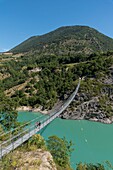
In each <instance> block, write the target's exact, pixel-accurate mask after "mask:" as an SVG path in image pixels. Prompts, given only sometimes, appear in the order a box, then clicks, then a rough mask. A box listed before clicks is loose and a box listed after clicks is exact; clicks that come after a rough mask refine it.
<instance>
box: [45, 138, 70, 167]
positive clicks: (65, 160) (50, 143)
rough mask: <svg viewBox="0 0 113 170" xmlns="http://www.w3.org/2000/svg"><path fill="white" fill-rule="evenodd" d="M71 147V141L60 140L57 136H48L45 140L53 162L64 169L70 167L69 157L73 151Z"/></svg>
mask: <svg viewBox="0 0 113 170" xmlns="http://www.w3.org/2000/svg"><path fill="white" fill-rule="evenodd" d="M72 146H73V144H72V142H71V141H70V142H68V141H67V140H66V139H65V138H63V139H61V138H59V137H57V136H50V137H49V138H48V140H47V148H48V149H49V151H50V153H51V154H52V156H53V158H54V160H55V162H56V163H57V164H58V165H59V166H61V167H64V168H65V167H66V166H67V165H70V155H71V153H72V151H73V149H72Z"/></svg>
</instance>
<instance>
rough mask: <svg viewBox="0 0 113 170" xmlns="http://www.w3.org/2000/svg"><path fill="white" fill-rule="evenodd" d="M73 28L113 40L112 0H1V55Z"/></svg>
mask: <svg viewBox="0 0 113 170" xmlns="http://www.w3.org/2000/svg"><path fill="white" fill-rule="evenodd" d="M72 25H86V26H90V27H92V28H95V29H97V30H98V31H99V32H101V33H103V34H105V35H107V36H109V37H111V38H113V0H0V51H1V52H3V51H7V50H9V49H11V48H13V47H15V46H16V45H18V44H20V43H21V42H23V41H24V40H26V39H27V38H29V37H31V36H35V35H42V34H45V33H48V32H50V31H52V30H55V29H57V28H59V27H61V26H72Z"/></svg>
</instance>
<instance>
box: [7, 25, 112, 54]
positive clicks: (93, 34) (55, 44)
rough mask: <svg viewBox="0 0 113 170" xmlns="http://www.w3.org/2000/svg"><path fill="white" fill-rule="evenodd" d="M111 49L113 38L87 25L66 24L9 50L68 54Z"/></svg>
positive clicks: (14, 51)
mask: <svg viewBox="0 0 113 170" xmlns="http://www.w3.org/2000/svg"><path fill="white" fill-rule="evenodd" d="M109 50H113V39H112V38H109V37H107V36H105V35H104V34H102V33H100V32H98V31H97V30H95V29H93V28H90V27H88V26H66V27H61V28H58V29H56V30H55V31H52V32H49V33H47V34H44V35H41V36H33V37H31V38H29V39H27V40H26V41H24V42H22V43H21V44H19V45H18V46H16V47H14V48H13V49H11V50H10V52H13V53H24V52H32V53H34V52H35V53H39V54H40V53H43V54H44V53H46V54H55V55H69V54H72V55H73V54H76V53H85V54H91V53H93V52H97V51H100V52H105V51H109Z"/></svg>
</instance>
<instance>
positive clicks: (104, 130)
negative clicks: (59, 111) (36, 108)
mask: <svg viewBox="0 0 113 170" xmlns="http://www.w3.org/2000/svg"><path fill="white" fill-rule="evenodd" d="M39 115H41V114H40V113H34V112H19V116H18V120H19V121H29V120H31V119H34V118H36V117H37V116H39ZM40 133H41V135H42V136H43V137H44V138H45V139H47V138H48V137H49V136H52V135H57V136H59V137H64V136H65V137H66V139H67V140H72V141H73V143H74V144H75V145H74V149H75V150H74V152H73V153H72V156H71V165H72V167H73V168H75V166H76V164H77V163H79V162H86V163H103V162H105V161H106V160H109V161H110V162H111V163H112V164H113V124H109V125H108V124H102V123H98V122H91V121H86V120H64V119H60V118H57V119H55V120H54V121H53V122H51V123H50V124H49V125H48V126H47V127H45V128H44V129H43V130H42V132H40Z"/></svg>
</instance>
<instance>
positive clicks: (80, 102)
mask: <svg viewBox="0 0 113 170" xmlns="http://www.w3.org/2000/svg"><path fill="white" fill-rule="evenodd" d="M109 92H110V93H109ZM103 93H104V95H105V94H107V95H108V93H109V94H110V95H109V99H110V100H111V105H113V95H112V90H110V89H109V88H108V87H106V88H104V89H103ZM106 104H107V103H106ZM60 117H61V118H63V119H73V120H78V119H79V120H80V119H86V120H92V121H98V122H103V123H112V122H113V116H111V117H109V118H108V116H107V114H106V112H105V111H104V110H103V108H102V107H101V104H100V102H99V97H92V98H91V96H90V95H89V94H87V93H81V94H80V93H79V94H77V95H76V97H75V101H73V103H72V105H70V106H69V107H68V108H67V109H66V110H65V111H64V112H63V113H62V114H61V116H60Z"/></svg>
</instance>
